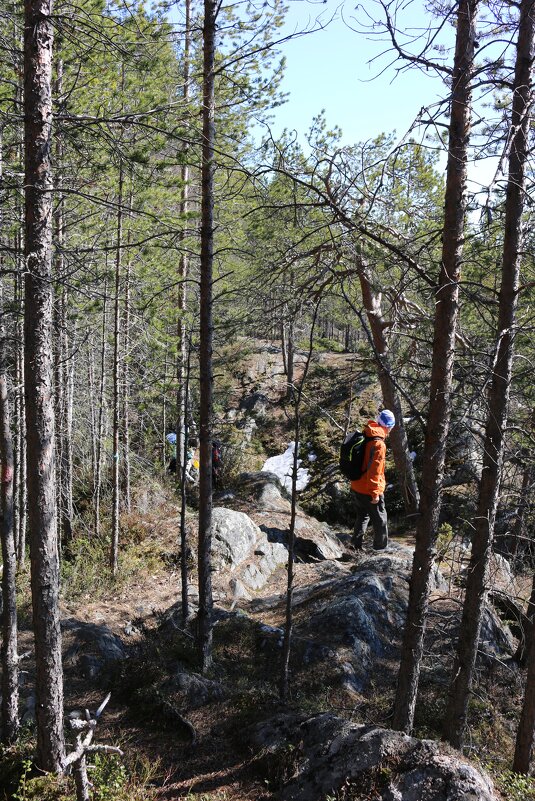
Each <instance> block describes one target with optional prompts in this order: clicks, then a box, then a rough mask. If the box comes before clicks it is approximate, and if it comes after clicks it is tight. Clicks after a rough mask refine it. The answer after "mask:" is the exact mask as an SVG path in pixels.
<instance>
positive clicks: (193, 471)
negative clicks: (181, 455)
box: [186, 438, 199, 484]
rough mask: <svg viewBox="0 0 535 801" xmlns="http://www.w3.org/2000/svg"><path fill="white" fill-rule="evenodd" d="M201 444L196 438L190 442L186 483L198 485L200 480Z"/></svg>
mask: <svg viewBox="0 0 535 801" xmlns="http://www.w3.org/2000/svg"><path fill="white" fill-rule="evenodd" d="M198 447H199V442H198V440H197V439H196V438H192V439H189V440H188V452H187V461H186V481H189V482H190V483H191V484H196V483H197V482H198V480H199V454H198V453H197V448H198Z"/></svg>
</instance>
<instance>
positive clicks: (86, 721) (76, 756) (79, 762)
mask: <svg viewBox="0 0 535 801" xmlns="http://www.w3.org/2000/svg"><path fill="white" fill-rule="evenodd" d="M110 695H111V694H110V693H108V695H107V696H106V698H105V699H104V701H103V702H102V703H101V705H100V706H99V708H98V709H97V711H96V712H95V714H94V716H92V715H91V714H90V712H89V710H88V709H86V710H85V711H84V716H83V717H75V718H71V720H70V721H69V725H70V728H71V731H73V732H74V737H75V743H74V750H73V751H71V752H70V753H69V754H67V756H66V757H65V761H64V763H63V767H64V770H65V771H66V772H70V771H72V774H73V776H74V782H75V785H76V801H91V796H90V792H89V790H90V788H91V782H90V781H89V778H88V775H87V756H88V755H89V754H117V755H118V756H123V752H122V751H121V749H120V748H116V747H115V746H113V745H98V744H93V743H92V740H93V737H94V734H95V729H96V727H97V724H98V721H99V718H100V716H101V715H102V713H103V711H104V708H105V707H106V705H107V703H108V701H109V700H110Z"/></svg>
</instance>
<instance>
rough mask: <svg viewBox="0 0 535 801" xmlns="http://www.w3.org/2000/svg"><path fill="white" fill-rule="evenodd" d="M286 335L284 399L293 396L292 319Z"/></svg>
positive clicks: (289, 321)
mask: <svg viewBox="0 0 535 801" xmlns="http://www.w3.org/2000/svg"><path fill="white" fill-rule="evenodd" d="M286 331H287V335H286V382H287V386H286V397H287V398H288V400H290V399H291V398H293V396H294V319H293V317H292V318H290V320H288V326H287V329H286Z"/></svg>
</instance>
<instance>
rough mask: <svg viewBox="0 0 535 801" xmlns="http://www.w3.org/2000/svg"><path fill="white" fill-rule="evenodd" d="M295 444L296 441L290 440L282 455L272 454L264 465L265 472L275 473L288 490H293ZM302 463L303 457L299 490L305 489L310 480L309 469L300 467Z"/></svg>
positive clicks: (299, 476)
mask: <svg viewBox="0 0 535 801" xmlns="http://www.w3.org/2000/svg"><path fill="white" fill-rule="evenodd" d="M294 446H295V443H294V442H290V443H289V444H288V447H287V448H286V450H285V451H284V453H283V454H281V455H280V456H271V457H270V458H269V459H268V460H267V461H266V462H265V464H264V466H263V467H262V471H263V472H265V473H275V475H276V476H278V477H279V480H280V482H281V484H282V485H283V486H284V487H285V489H287V490H288V492H291V491H292V470H293V459H294ZM300 465H301V459H298V460H297V485H296V488H297V489H298V490H302V489H305V487H306V486H307V484H308V482H309V480H310V476H309V473H308V470H306V469H305V468H304V467H300Z"/></svg>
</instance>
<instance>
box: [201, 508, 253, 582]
mask: <svg viewBox="0 0 535 801" xmlns="http://www.w3.org/2000/svg"><path fill="white" fill-rule="evenodd" d="M260 537H261V532H260V530H259V528H258V526H257V525H255V523H253V521H252V520H251V518H250V517H248V516H247V515H246V514H244V513H243V512H235V511H234V510H233V509H224V508H222V507H216V508H215V509H213V511H212V559H213V564H214V566H215V567H216V568H222V567H223V566H228V567H230V568H231V569H232V570H233V569H234V568H236V567H237V566H238V565H240V564H242V562H244V561H245V560H246V559H247V557H248V556H250V555H251V553H252V552H253V550H254V546H255V544H256V541H257V539H259V538H260Z"/></svg>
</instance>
